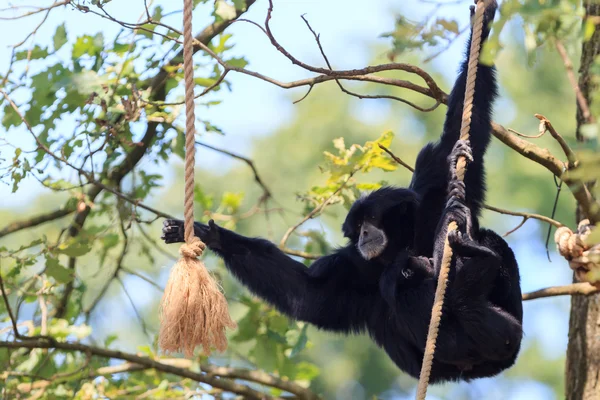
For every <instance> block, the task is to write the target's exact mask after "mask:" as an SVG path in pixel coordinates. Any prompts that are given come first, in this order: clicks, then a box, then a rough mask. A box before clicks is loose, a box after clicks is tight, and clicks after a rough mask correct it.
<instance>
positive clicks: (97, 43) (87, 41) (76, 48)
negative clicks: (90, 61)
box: [71, 33, 104, 59]
mask: <svg viewBox="0 0 600 400" xmlns="http://www.w3.org/2000/svg"><path fill="white" fill-rule="evenodd" d="M103 48H104V36H103V35H102V34H101V33H98V34H97V35H96V36H90V35H85V36H81V37H79V38H77V41H76V42H75V44H74V45H73V50H72V52H71V55H72V57H73V58H74V59H77V58H80V57H81V56H83V55H85V54H87V55H88V56H95V55H97V54H99V53H100V52H101V51H102V50H103Z"/></svg>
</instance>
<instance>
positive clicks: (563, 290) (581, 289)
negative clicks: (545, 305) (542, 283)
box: [523, 282, 600, 301]
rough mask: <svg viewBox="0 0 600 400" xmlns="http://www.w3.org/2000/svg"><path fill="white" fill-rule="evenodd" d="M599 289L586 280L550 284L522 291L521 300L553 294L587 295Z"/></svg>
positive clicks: (551, 295)
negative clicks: (525, 291)
mask: <svg viewBox="0 0 600 400" xmlns="http://www.w3.org/2000/svg"><path fill="white" fill-rule="evenodd" d="M598 291H600V289H597V288H596V287H594V286H592V285H591V284H589V283H587V282H581V283H572V284H570V285H564V286H552V287H548V288H545V289H540V290H536V291H535V292H530V293H524V294H523V300H524V301H526V300H534V299H539V298H542V297H554V296H565V295H570V296H573V295H581V296H589V295H590V294H594V293H597V292H598Z"/></svg>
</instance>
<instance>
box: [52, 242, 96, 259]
mask: <svg viewBox="0 0 600 400" xmlns="http://www.w3.org/2000/svg"><path fill="white" fill-rule="evenodd" d="M91 250H92V247H91V246H90V245H89V244H87V243H83V242H82V241H80V240H77V239H72V240H70V241H68V242H65V243H63V244H61V245H60V246H58V252H59V253H61V254H64V255H66V256H68V257H81V256H83V255H85V254H87V253H89V252H90V251H91Z"/></svg>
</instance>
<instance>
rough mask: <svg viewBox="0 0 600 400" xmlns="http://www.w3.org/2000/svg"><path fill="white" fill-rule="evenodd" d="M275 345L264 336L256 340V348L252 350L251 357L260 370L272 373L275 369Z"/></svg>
mask: <svg viewBox="0 0 600 400" xmlns="http://www.w3.org/2000/svg"><path fill="white" fill-rule="evenodd" d="M277 353H278V352H277V344H276V343H275V342H274V341H273V340H271V339H269V337H268V336H266V335H261V336H259V337H258V338H256V346H255V347H254V349H252V355H253V356H254V358H255V361H256V364H258V365H260V367H261V368H262V369H265V370H267V371H273V370H275V368H277Z"/></svg>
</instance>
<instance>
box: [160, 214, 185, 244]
mask: <svg viewBox="0 0 600 400" xmlns="http://www.w3.org/2000/svg"><path fill="white" fill-rule="evenodd" d="M183 232H184V230H183V221H182V220H179V219H166V220H165V222H163V229H162V236H161V237H160V238H161V239H162V240H164V241H165V243H166V244H169V243H181V242H183V241H185V240H184V237H183Z"/></svg>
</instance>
